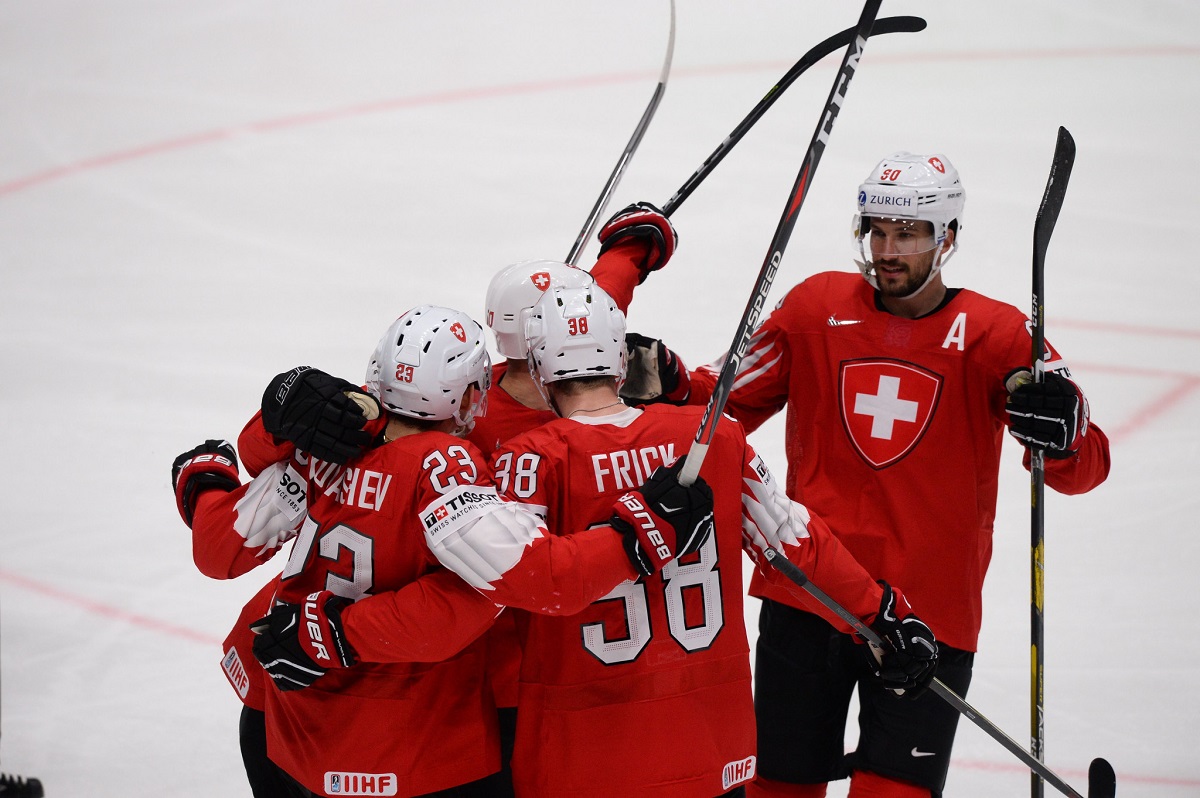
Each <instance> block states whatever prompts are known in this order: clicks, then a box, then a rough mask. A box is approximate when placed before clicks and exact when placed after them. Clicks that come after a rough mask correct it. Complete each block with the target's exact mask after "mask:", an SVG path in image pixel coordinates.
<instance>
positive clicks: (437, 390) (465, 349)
mask: <svg viewBox="0 0 1200 798" xmlns="http://www.w3.org/2000/svg"><path fill="white" fill-rule="evenodd" d="M491 366H492V363H491V358H490V357H489V356H488V352H487V346H486V344H485V342H484V335H483V327H481V326H480V325H479V322H477V321H475V320H474V319H472V318H471V317H470V316H468V315H467V314H466V313H463V312H462V311H460V310H453V309H451V308H446V307H441V306H438V305H421V306H420V307H416V308H413V309H412V310H410V311H408V312H407V313H405V314H404V315H403V316H401V317H400V318H398V319H396V320H395V321H394V322H392V325H391V326H390V327H388V329H387V332H385V333H384V334H383V337H382V338H381V339H380V340H379V344H378V346H376V348H375V353H374V354H373V355H371V363H370V365H369V366H368V367H367V381H366V384H367V391H368V392H369V393H370V394H371V395H372V396H374V397H375V398H376V399H378V400H379V403H380V404H381V405H383V407H384V408H386V409H387V410H389V411H390V412H392V413H396V414H397V415H401V416H408V417H409V418H417V419H428V420H441V419H450V418H452V419H454V420H455V421H456V422H457V423H458V425H459V429H460V430H468V431H469V430H470V428H471V427H472V426H473V424H474V419H475V416H476V415H479V414H482V413H483V412H484V409H485V407H486V402H487V389H488V388H489V387H490V386H491V378H492V372H491ZM471 385H475V386H476V387H477V390H475V391H474V392H473V395H472V398H471V401H470V404H469V405H468V406H466V407H463V406H462V404H463V402H462V399H463V396H464V395H465V393H466V390H467V388H468V386H471Z"/></svg>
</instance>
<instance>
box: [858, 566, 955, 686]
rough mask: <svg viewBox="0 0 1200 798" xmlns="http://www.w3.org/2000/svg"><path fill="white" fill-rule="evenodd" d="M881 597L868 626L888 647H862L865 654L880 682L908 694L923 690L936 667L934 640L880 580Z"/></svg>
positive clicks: (917, 619) (935, 645) (909, 609)
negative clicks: (875, 612) (877, 608)
mask: <svg viewBox="0 0 1200 798" xmlns="http://www.w3.org/2000/svg"><path fill="white" fill-rule="evenodd" d="M879 585H880V587H882V588H883V598H882V599H880V602H879V614H878V615H876V616H875V621H874V623H872V624H871V628H872V629H874V630H875V633H876V634H878V635H879V636H880V637H882V638H883V641H884V642H885V643H887V645H888V647H887V649H886V650H884V651H882V652H881V651H879V650H877V649H875V648H873V647H871V646H867V647H866V653H867V658H868V659H869V660H870V662H871V667H872V668H874V671H875V675H876V676H878V677H879V679H880V681H882V682H883V686H884V687H886V688H888V689H889V690H895V691H896V692H897V693H901V692H902V693H903V694H904V695H906V696H909V697H916V696H918V695H920V694H921V693H922V692H924V691H925V688H926V687H928V686H929V683H930V682H931V681H933V675H934V671H936V670H937V657H938V650H937V641H936V640H934V637H933V632H932V631H931V630H930V628H929V627H928V626H926V625H925V622H924V621H922V620H921V619H920V618H918V617H917V616H916V615H914V614H913V611H912V607H910V606H909V604H908V600H907V599H905V598H904V596H903V594H900V593H897V592H896V591H894V590H892V588H891V586H890V585H888V583H887V582H880V583H879Z"/></svg>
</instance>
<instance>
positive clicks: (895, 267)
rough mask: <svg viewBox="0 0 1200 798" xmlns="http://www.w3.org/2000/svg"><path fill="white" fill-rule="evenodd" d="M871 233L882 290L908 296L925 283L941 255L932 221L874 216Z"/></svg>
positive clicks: (873, 260)
mask: <svg viewBox="0 0 1200 798" xmlns="http://www.w3.org/2000/svg"><path fill="white" fill-rule="evenodd" d="M869 235H870V252H871V265H872V266H873V267H874V270H875V279H876V281H877V282H878V283H879V291H880V293H882V294H883V295H884V296H895V297H905V296H908V295H909V294H911V293H912V292H914V291H916V290H917V289H918V288H920V287H921V286H922V285H923V284H924V282H925V278H926V277H928V276H929V272H930V270H931V269H932V268H933V263H934V259H935V258H936V257H937V255H938V246H937V242H936V241H935V240H934V238H933V225H932V224H931V223H929V222H925V221H915V220H912V219H886V218H881V217H874V218H872V219H871V230H870V233H869Z"/></svg>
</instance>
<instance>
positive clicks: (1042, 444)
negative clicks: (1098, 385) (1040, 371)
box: [1004, 369, 1088, 460]
mask: <svg viewBox="0 0 1200 798" xmlns="http://www.w3.org/2000/svg"><path fill="white" fill-rule="evenodd" d="M1042 376H1043V380H1042V382H1041V383H1040V384H1039V383H1035V382H1034V381H1033V375H1032V374H1031V373H1030V372H1029V370H1028V369H1017V370H1015V371H1013V372H1011V373H1010V374H1009V375H1008V377H1007V379H1005V381H1004V385H1005V387H1006V388H1007V389H1008V402H1007V403H1006V404H1005V406H1004V410H1005V412H1007V413H1008V431H1009V433H1011V434H1012V436H1013V437H1014V438H1016V439H1017V440H1019V441H1020V442H1021V443H1022V444H1023V445H1025V446H1027V447H1029V448H1030V449H1035V450H1042V451H1044V452H1045V453H1046V456H1047V457H1051V458H1055V459H1060V460H1061V459H1064V458H1067V457H1071V456H1072V455H1073V454H1075V452H1077V451H1079V447H1080V446H1082V445H1083V436H1084V435H1086V434H1087V426H1088V403H1087V398H1086V397H1084V395H1083V392H1082V391H1080V390H1079V386H1078V385H1076V384H1075V383H1074V382H1072V381H1071V380H1069V379H1067V378H1066V377H1064V376H1062V375H1061V374H1059V373H1057V372H1054V371H1047V372H1046V373H1045V374H1044V375H1042Z"/></svg>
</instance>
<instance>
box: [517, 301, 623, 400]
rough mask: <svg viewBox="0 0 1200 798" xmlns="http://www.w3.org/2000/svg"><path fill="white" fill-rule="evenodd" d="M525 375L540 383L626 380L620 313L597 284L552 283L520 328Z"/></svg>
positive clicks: (614, 303)
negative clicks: (526, 353) (526, 367)
mask: <svg viewBox="0 0 1200 798" xmlns="http://www.w3.org/2000/svg"><path fill="white" fill-rule="evenodd" d="M525 339H526V346H527V348H528V351H529V365H530V373H532V374H534V375H536V376H537V381H538V382H539V383H541V384H546V383H551V382H558V381H559V380H569V379H576V378H579V377H615V378H617V380H618V382H619V381H622V380H624V379H625V365H626V360H625V314H624V313H622V312H621V309H620V308H618V307H617V303H616V302H614V301H613V298H612V297H611V296H609V295H608V293H607V292H605V290H604V289H603V288H601V287H600V286H598V285H591V286H586V287H579V286H571V285H560V284H558V283H557V282H555V283H551V285H550V288H549V289H547V290H546V292H545V293H544V294H542V297H541V299H539V300H538V301H537V304H535V305H534V306H533V307H532V308H531V309H530V311H529V314H528V317H527V319H526V323H525Z"/></svg>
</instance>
